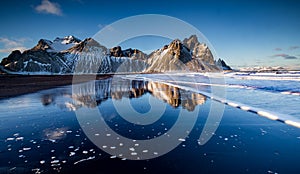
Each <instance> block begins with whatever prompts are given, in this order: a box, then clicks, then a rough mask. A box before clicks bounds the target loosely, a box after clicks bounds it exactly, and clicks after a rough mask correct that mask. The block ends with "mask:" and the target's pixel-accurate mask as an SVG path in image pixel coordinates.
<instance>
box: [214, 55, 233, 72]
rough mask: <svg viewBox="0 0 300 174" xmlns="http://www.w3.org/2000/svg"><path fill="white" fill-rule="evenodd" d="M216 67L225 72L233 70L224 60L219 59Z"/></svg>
mask: <svg viewBox="0 0 300 174" xmlns="http://www.w3.org/2000/svg"><path fill="white" fill-rule="evenodd" d="M216 65H218V66H219V67H221V68H222V69H223V70H232V69H231V67H230V66H228V65H227V64H226V62H225V61H224V60H222V59H220V58H219V59H218V61H217V62H216Z"/></svg>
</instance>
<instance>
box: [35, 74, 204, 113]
mask: <svg viewBox="0 0 300 174" xmlns="http://www.w3.org/2000/svg"><path fill="white" fill-rule="evenodd" d="M147 93H149V94H151V95H152V96H154V97H155V98H157V99H159V100H162V101H164V102H166V103H168V104H169V105H171V106H172V107H174V108H177V107H179V106H181V107H182V108H184V109H186V110H188V111H193V110H194V109H195V107H196V106H197V105H202V104H203V103H204V102H205V100H206V97H205V96H203V95H201V94H198V93H193V92H190V91H186V90H182V89H180V88H178V87H174V86H170V85H167V84H163V83H159V82H151V81H143V80H127V79H122V78H118V79H115V78H114V79H113V78H109V79H104V80H96V81H90V82H87V83H82V84H76V85H73V91H72V94H70V93H63V94H62V95H63V96H64V97H69V98H71V99H72V100H71V101H67V102H65V107H67V108H69V109H70V110H77V109H79V108H81V107H88V108H95V107H97V106H98V105H100V104H101V103H102V102H104V101H106V100H107V99H109V98H111V99H113V100H122V98H124V97H125V98H129V99H132V98H139V97H141V96H143V95H145V94H147ZM56 95H57V94H56ZM41 101H42V103H43V104H44V105H45V106H47V105H49V104H50V103H51V102H54V101H55V96H51V94H46V95H44V96H42V99H41Z"/></svg>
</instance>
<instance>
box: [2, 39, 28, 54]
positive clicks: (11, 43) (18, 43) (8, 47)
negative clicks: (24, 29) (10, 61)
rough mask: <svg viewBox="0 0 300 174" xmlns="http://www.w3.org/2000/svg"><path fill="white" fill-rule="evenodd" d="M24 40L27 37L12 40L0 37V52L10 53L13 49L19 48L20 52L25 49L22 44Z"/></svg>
mask: <svg viewBox="0 0 300 174" xmlns="http://www.w3.org/2000/svg"><path fill="white" fill-rule="evenodd" d="M26 41H28V39H25V38H21V39H16V40H13V39H9V38H3V37H0V44H1V47H2V48H1V49H0V53H10V52H12V51H14V50H20V51H21V52H22V51H24V50H26V49H27V48H26V47H25V46H24V44H25V42H26ZM2 45H3V46H2Z"/></svg>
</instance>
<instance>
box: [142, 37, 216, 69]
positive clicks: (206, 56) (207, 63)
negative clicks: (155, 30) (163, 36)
mask: <svg viewBox="0 0 300 174" xmlns="http://www.w3.org/2000/svg"><path fill="white" fill-rule="evenodd" d="M148 64H149V65H150V66H149V68H147V70H146V72H167V71H192V72H204V71H220V68H219V67H218V66H217V65H216V64H215V61H214V58H213V55H212V53H211V51H210V50H209V48H208V47H207V46H206V45H205V44H200V43H199V42H198V39H197V37H196V36H195V35H192V36H191V37H190V38H188V39H184V40H183V42H181V41H180V40H178V39H175V40H174V41H172V42H171V43H170V44H169V45H165V46H164V47H163V48H161V49H159V50H156V51H154V52H152V53H151V54H150V55H149V59H148Z"/></svg>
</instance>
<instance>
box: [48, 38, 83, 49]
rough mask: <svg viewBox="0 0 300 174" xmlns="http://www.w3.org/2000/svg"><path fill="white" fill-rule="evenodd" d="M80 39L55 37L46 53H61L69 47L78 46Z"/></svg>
mask: <svg viewBox="0 0 300 174" xmlns="http://www.w3.org/2000/svg"><path fill="white" fill-rule="evenodd" d="M80 42H81V40H80V39H77V38H76V37H74V36H66V37H63V38H60V37H57V38H55V39H54V40H53V42H51V43H50V44H49V46H50V48H49V49H47V51H48V52H62V51H65V50H67V49H70V48H71V47H73V46H75V45H77V44H79V43H80Z"/></svg>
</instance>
